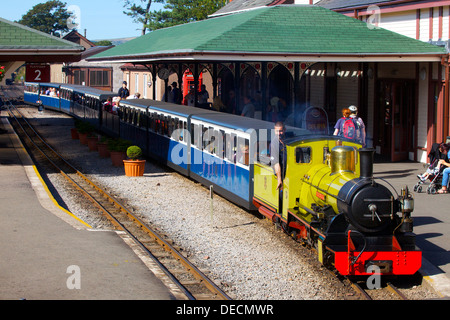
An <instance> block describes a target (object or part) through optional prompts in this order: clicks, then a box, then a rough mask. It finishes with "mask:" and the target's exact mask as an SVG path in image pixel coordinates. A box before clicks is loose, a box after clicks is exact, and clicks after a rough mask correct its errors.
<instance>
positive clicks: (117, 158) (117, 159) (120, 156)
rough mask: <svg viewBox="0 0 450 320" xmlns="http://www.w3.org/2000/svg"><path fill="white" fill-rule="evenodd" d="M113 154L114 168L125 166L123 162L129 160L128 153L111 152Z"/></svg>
mask: <svg viewBox="0 0 450 320" xmlns="http://www.w3.org/2000/svg"><path fill="white" fill-rule="evenodd" d="M110 153H111V162H112V165H113V166H114V167H120V166H123V160H125V159H126V158H127V154H126V152H121V151H110Z"/></svg>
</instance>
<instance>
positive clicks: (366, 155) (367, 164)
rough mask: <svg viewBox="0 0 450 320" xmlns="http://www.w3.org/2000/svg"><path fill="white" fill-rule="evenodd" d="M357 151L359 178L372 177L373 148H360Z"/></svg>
mask: <svg viewBox="0 0 450 320" xmlns="http://www.w3.org/2000/svg"><path fill="white" fill-rule="evenodd" d="M358 151H359V161H360V171H361V178H372V176H373V155H374V154H375V149H369V148H361V149H359V150H358Z"/></svg>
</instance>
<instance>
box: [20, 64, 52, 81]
mask: <svg viewBox="0 0 450 320" xmlns="http://www.w3.org/2000/svg"><path fill="white" fill-rule="evenodd" d="M25 79H26V80H25V81H27V82H50V66H49V65H39V64H29V65H27V67H26V76H25Z"/></svg>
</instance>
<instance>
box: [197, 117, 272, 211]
mask: <svg viewBox="0 0 450 320" xmlns="http://www.w3.org/2000/svg"><path fill="white" fill-rule="evenodd" d="M273 126H274V124H273V123H270V122H266V121H261V120H257V119H252V118H246V117H241V116H236V115H230V114H224V113H212V114H199V115H195V116H192V119H191V127H190V129H191V142H192V143H191V146H190V150H191V152H190V157H191V160H190V161H191V166H190V172H189V174H190V176H191V177H192V178H193V179H195V180H197V181H199V182H201V183H202V184H204V185H207V186H210V185H212V186H213V188H214V191H215V192H217V193H219V194H221V195H222V196H224V197H226V198H228V199H230V200H232V201H233V202H234V203H236V204H238V205H240V206H242V207H244V208H246V209H249V210H254V209H255V207H254V205H253V192H254V186H253V177H254V171H253V163H254V160H255V159H256V157H257V156H258V155H259V154H265V155H267V153H268V149H269V145H270V141H271V138H272V135H273Z"/></svg>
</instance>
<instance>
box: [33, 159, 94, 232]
mask: <svg viewBox="0 0 450 320" xmlns="http://www.w3.org/2000/svg"><path fill="white" fill-rule="evenodd" d="M33 169H34V172H35V173H36V175H37V177H38V178H39V181H41V184H42V186H43V187H44V189H45V192H47V195H48V196H49V198H50V200H51V201H52V202H53V204H54V205H55V206H56V207H58V208H59V209H60V210H62V211H63V212H65V213H66V214H68V215H69V216H71V217H72V218H74V219H75V220H77V221H79V222H80V223H82V224H83V225H85V226H86V227H88V228H90V229H92V226H90V225H89V224H88V223H86V222H85V221H83V220H81V219H80V218H78V217H77V216H75V215H74V214H73V213H72V212H70V211H68V210H66V209H64V208H63V207H61V206H60V205H59V203H58V202H57V201H56V200H55V198H54V197H53V194H52V193H51V192H50V190H49V189H48V187H47V184H46V183H45V181H44V179H42V177H41V174H40V173H39V171H38V169H37V168H36V166H35V165H33Z"/></svg>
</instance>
